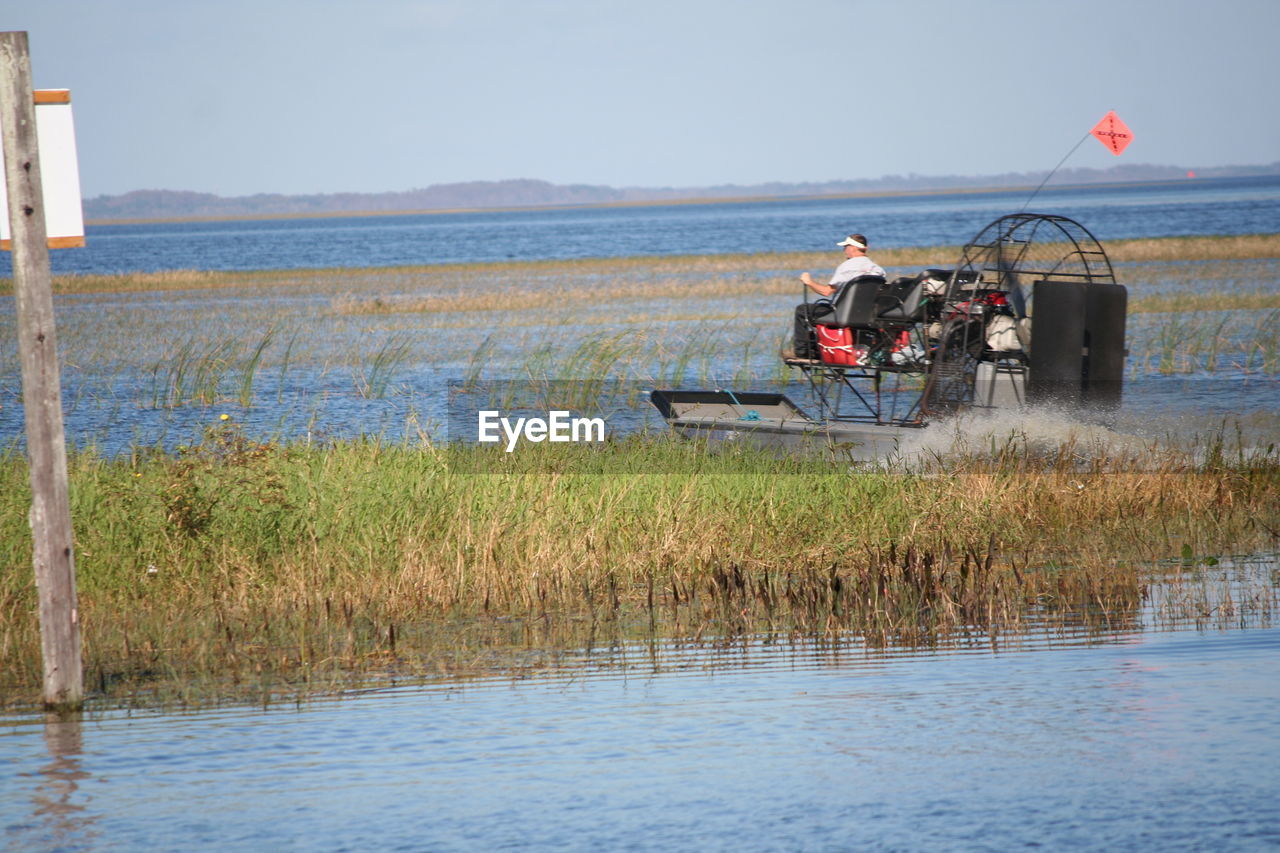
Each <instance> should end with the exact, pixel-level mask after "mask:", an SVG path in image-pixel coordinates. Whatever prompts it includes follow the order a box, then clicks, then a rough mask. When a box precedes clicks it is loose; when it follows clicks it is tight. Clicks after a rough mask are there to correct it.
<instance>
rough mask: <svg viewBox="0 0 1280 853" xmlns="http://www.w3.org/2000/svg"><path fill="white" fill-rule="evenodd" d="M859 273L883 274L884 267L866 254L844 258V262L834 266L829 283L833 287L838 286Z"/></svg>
mask: <svg viewBox="0 0 1280 853" xmlns="http://www.w3.org/2000/svg"><path fill="white" fill-rule="evenodd" d="M860 275H878V276H884V269H882V268H881V266H880V265H879V264H877V263H876V262H875V261H873V260H871V259H870V258H868V257H867V256H866V255H857V256H856V257H852V258H848V259H846V260H845V261H844V263H842V264H840V266H838V267H836V271H835V273H834V274H832V276H831V282H830V283H831V285H832V286H833V287H840V286H841V285H842V284H844V283H845V282H846V281H848V280H849V279H851V278H857V277H858V276H860Z"/></svg>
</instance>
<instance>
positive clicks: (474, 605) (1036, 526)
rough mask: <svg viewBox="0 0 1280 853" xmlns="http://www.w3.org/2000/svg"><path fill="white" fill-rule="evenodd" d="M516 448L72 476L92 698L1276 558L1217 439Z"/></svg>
mask: <svg viewBox="0 0 1280 853" xmlns="http://www.w3.org/2000/svg"><path fill="white" fill-rule="evenodd" d="M528 449H529V450H530V452H525V450H522V451H521V452H519V453H516V454H513V455H512V456H506V455H505V454H501V452H500V451H499V452H498V453H490V452H489V449H488V448H485V449H483V450H481V449H477V448H463V447H442V446H436V445H432V444H430V443H414V444H405V443H400V444H394V445H388V444H386V443H383V442H379V441H377V440H363V441H349V442H340V443H335V444H332V445H329V446H325V447H317V446H308V445H304V444H273V443H265V444H264V443H259V442H256V441H252V440H249V439H247V438H246V437H245V436H244V435H243V434H241V432H240V431H239V430H238V429H237V428H236V427H235V426H233V425H222V426H219V427H215V428H212V429H211V430H210V431H209V433H208V434H207V436H206V438H205V441H204V442H203V443H202V444H200V445H198V446H194V447H188V448H185V449H183V450H181V451H179V452H177V453H174V454H165V453H161V452H156V451H145V450H139V451H137V452H135V453H134V454H132V455H127V456H121V457H118V458H113V459H104V458H101V457H99V456H97V455H95V454H92V453H77V454H73V455H72V457H71V460H70V477H71V495H72V517H73V519H74V524H75V535H76V542H77V555H76V557H77V572H78V582H79V594H80V614H81V621H82V625H83V631H84V644H85V667H86V683H87V686H88V688H89V690H90V691H91V702H98V703H100V704H101V703H106V704H114V703H120V704H144V705H145V704H154V703H179V704H188V705H198V704H202V703H208V702H216V701H222V700H229V699H235V700H245V699H249V700H252V701H258V700H261V701H271V700H272V699H278V698H281V697H285V696H294V695H301V694H308V693H314V692H329V691H337V690H341V689H345V688H349V687H352V686H354V685H358V684H362V683H366V682H367V681H368V680H369V679H374V680H379V679H386V678H390V677H396V678H421V677H431V676H435V675H438V674H451V675H468V674H484V673H492V672H494V671H497V670H501V671H505V672H511V671H518V670H519V669H520V668H521V667H525V666H528V667H535V666H541V665H544V664H545V663H546V657H547V655H548V654H551V655H552V656H554V653H555V650H565V649H573V648H579V647H584V646H590V645H593V644H598V643H601V642H611V641H617V640H621V639H637V638H654V637H661V636H676V635H679V636H703V635H725V634H734V633H743V632H779V631H795V630H799V631H810V632H812V631H819V632H823V631H833V630H839V631H852V632H855V633H857V634H859V635H860V636H862V637H864V638H865V639H866V641H867V642H868V643H871V644H883V643H890V642H893V643H902V642H906V643H925V644H929V643H943V642H946V638H947V637H948V636H950V635H952V634H953V633H954V632H957V631H972V630H979V631H988V632H991V633H993V634H998V633H1000V632H1009V631H1017V630H1018V628H1019V626H1020V625H1021V624H1022V623H1023V621H1024V620H1026V619H1027V618H1028V617H1029V614H1031V613H1032V612H1036V613H1039V614H1041V615H1043V614H1045V613H1057V614H1058V615H1059V616H1061V617H1062V618H1064V619H1070V620H1082V619H1084V620H1087V619H1096V620H1100V622H1102V623H1114V622H1115V621H1116V620H1120V621H1123V620H1124V619H1127V618H1132V615H1133V613H1134V612H1135V611H1136V609H1137V608H1138V607H1139V606H1140V604H1141V601H1142V597H1143V592H1144V589H1145V585H1146V583H1147V582H1148V580H1149V579H1150V577H1151V576H1152V574H1153V572H1155V571H1157V566H1158V565H1160V563H1161V561H1168V560H1172V561H1173V563H1171V564H1169V565H1172V566H1174V567H1182V568H1185V569H1186V570H1187V571H1194V570H1196V568H1197V567H1200V566H1203V565H1206V564H1212V561H1213V560H1214V559H1215V558H1217V557H1221V556H1223V555H1228V554H1232V553H1256V552H1259V551H1266V550H1274V549H1275V548H1276V547H1277V538H1278V536H1280V533H1278V531H1280V455H1278V454H1277V452H1276V448H1274V447H1271V448H1261V449H1252V450H1246V449H1242V448H1234V449H1231V448H1229V447H1228V444H1227V442H1225V441H1224V440H1222V439H1221V438H1213V439H1210V440H1208V441H1207V442H1205V443H1204V444H1203V446H1201V447H1199V448H1196V449H1195V450H1194V452H1192V453H1189V454H1188V453H1179V454H1177V455H1174V454H1171V453H1164V452H1161V451H1142V452H1133V451H1119V450H1108V449H1105V448H1096V447H1085V446H1084V445H1083V444H1073V443H1071V442H1066V443H1064V444H1062V445H1060V446H1058V447H1055V448H1045V447H1037V446H1034V445H1032V444H1031V443H1029V442H1027V441H1026V440H1025V437H1022V438H1020V437H1018V436H1016V435H1012V436H1010V438H1009V439H1008V440H1007V441H1005V442H1004V443H1003V444H1001V445H999V446H991V447H988V448H986V449H984V450H983V452H981V453H970V454H966V455H964V456H957V457H949V458H946V459H940V458H935V459H933V460H932V461H929V462H922V463H921V464H920V465H918V466H916V467H915V469H914V470H911V471H903V470H896V471H890V470H861V469H851V468H850V467H849V466H848V465H833V464H832V460H831V458H823V456H822V455H821V454H816V455H813V456H808V457H794V458H786V459H779V458H775V457H772V456H769V455H766V454H762V453H756V452H752V451H749V450H734V451H730V452H722V453H708V452H707V450H706V448H704V447H702V446H700V445H698V444H695V443H691V442H677V441H674V440H670V439H668V438H666V437H665V436H663V437H652V436H650V437H646V436H637V437H635V438H630V439H626V440H622V441H619V442H614V443H610V444H609V445H608V446H607V447H605V448H604V449H603V450H601V451H598V452H596V453H592V454H585V453H583V452H581V451H576V449H575V448H574V447H567V448H566V447H564V446H555V447H553V446H550V445H540V446H532V447H531V448H528ZM477 470H490V471H492V473H480V474H478V473H472V472H474V471H477ZM26 476H27V472H26V465H25V461H24V460H23V459H22V458H20V457H18V456H10V457H8V458H6V459H4V460H3V461H2V462H0V566H2V567H3V572H2V573H0V660H2V661H3V677H2V678H0V695H3V696H4V697H5V702H6V703H8V704H9V705H10V706H20V705H25V704H30V703H34V702H36V701H38V697H39V689H40V662H39V634H38V624H37V619H36V596H35V589H34V583H33V580H32V571H31V567H30V553H31V552H30V534H29V530H28V528H27V525H26V513H27V507H28V505H29V493H28V488H27V484H26ZM1266 595H1267V594H1263V595H1262V598H1263V599H1265V598H1266ZM1264 603H1265V602H1264ZM1266 606H1269V605H1266Z"/></svg>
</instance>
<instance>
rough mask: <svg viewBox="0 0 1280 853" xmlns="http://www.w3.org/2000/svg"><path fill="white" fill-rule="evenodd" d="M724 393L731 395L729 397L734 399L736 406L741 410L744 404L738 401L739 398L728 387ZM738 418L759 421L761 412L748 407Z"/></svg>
mask: <svg viewBox="0 0 1280 853" xmlns="http://www.w3.org/2000/svg"><path fill="white" fill-rule="evenodd" d="M724 393H726V394H728V395H729V399H730V400H732V401H733V406H734V408H735V409H737V410H738V411H740V412H741V411H742V404H741V403H739V402H738V398H737V397H736V396H734V393H733V392H732V391H730V390H729V389H728V388H726V389H725V391H724ZM738 420H740V421H758V420H760V413H759V412H757V411H756V410H755V409H747V410H746V411H745V412H743V413H742V414H741V415H739V416H738Z"/></svg>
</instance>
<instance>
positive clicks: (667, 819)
mask: <svg viewBox="0 0 1280 853" xmlns="http://www.w3.org/2000/svg"><path fill="white" fill-rule="evenodd" d="M845 642H846V645H845V646H844V647H843V648H842V649H840V650H838V651H837V650H833V649H832V648H831V646H830V645H829V641H828V644H824V645H819V644H816V643H814V642H812V641H808V642H805V641H796V642H795V643H791V644H788V643H777V642H775V643H773V644H767V643H764V642H760V641H752V642H745V643H740V644H738V645H735V646H732V647H731V648H727V649H725V648H721V649H719V650H717V649H713V648H710V647H704V648H702V649H700V650H699V649H692V650H690V649H684V650H682V649H680V648H677V647H665V648H663V649H660V650H659V651H658V654H657V657H656V663H655V662H654V660H655V659H653V658H651V657H650V651H649V649H647V648H640V649H632V650H630V651H629V654H630V658H631V663H630V665H628V666H624V665H622V664H621V663H620V662H619V661H618V660H615V661H614V662H613V663H614V665H613V666H612V667H609V668H602V669H600V670H598V671H595V672H586V673H583V674H582V675H580V676H578V677H571V676H568V675H566V676H560V677H548V678H533V679H528V680H521V681H493V682H488V683H483V682H482V683H473V684H470V685H466V686H447V685H440V686H435V687H409V688H398V689H387V690H382V691H377V692H371V693H369V694H366V695H361V696H357V697H354V698H347V699H343V700H337V701H318V702H315V703H312V704H309V705H303V706H302V707H301V708H298V709H295V708H294V707H292V706H287V707H280V708H275V709H269V710H260V709H259V710H255V709H226V710H219V711H210V712H205V713H196V714H185V715H184V714H140V715H135V716H128V715H125V714H123V713H119V712H116V713H108V714H104V715H102V716H100V717H98V718H96V719H94V720H92V721H91V722H85V723H56V722H54V723H48V724H45V723H43V722H41V721H40V720H39V719H38V718H35V717H32V718H22V719H16V720H15V719H10V720H8V721H7V724H6V725H4V727H3V728H0V761H2V762H3V764H4V768H5V772H4V774H3V776H2V777H0V833H3V837H4V839H5V841H6V843H7V844H8V845H9V847H10V849H13V850H84V851H93V850H141V849H145V850H215V849H216V850H267V849H270V850H292V849H298V850H369V849H396V850H494V849H522V850H523V849H532V850H551V849H555V850H561V849H567V850H750V851H757V850H854V849H871V850H922V849H932V850H1009V849H1016V848H1027V847H1047V848H1049V849H1082V850H1113V851H1114V850H1263V849H1274V848H1275V847H1276V846H1277V845H1280V711H1277V708H1280V629H1276V628H1272V627H1258V628H1252V629H1248V630H1204V631H1199V630H1193V629H1184V630H1175V631H1157V630H1150V629H1149V628H1148V629H1143V628H1130V629H1129V630H1128V631H1126V632H1122V633H1114V634H1109V635H1108V634H1104V635H1101V636H1094V637H1092V638H1087V637H1055V636H1052V635H1050V636H1045V637H1040V638H1038V639H1034V638H1033V639H1029V640H1026V641H1024V643H1023V644H1022V645H1020V646H1014V647H1011V648H1008V649H1001V650H994V649H992V648H991V647H990V646H989V645H986V644H983V643H982V642H975V643H974V645H973V646H972V647H970V648H962V649H957V650H951V651H947V652H911V651H906V650H893V649H891V650H889V651H873V650H868V649H866V648H865V647H863V646H861V645H860V644H859V643H858V642H857V641H847V640H846V641H845ZM626 654H628V653H627V652H625V651H624V652H615V653H614V655H615V657H618V656H623V657H625V656H626Z"/></svg>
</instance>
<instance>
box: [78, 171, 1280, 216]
mask: <svg viewBox="0 0 1280 853" xmlns="http://www.w3.org/2000/svg"><path fill="white" fill-rule="evenodd" d="M1191 171H1194V174H1195V175H1196V176H1197V177H1198V178H1221V177H1247V176H1251V175H1277V174H1280V162H1276V163H1271V164H1269V165H1264V166H1219V167H1210V168H1197V169H1194V170H1189V169H1187V168H1185V167H1181V166H1153V165H1147V164H1132V165H1128V164H1126V165H1118V166H1113V167H1111V168H1109V169H1083V168H1082V169H1063V170H1062V171H1060V172H1058V173H1057V174H1056V175H1055V176H1054V180H1053V185H1054V186H1062V185H1067V184H1094V183H1125V182H1136V181H1165V180H1177V179H1186V178H1187V176H1188V173H1189V172H1191ZM1044 176H1045V172H1043V171H1041V172H1007V173H1005V174H1001V175H978V176H973V175H917V174H914V173H912V174H907V175H885V176H884V177H881V178H874V179H862V180H843V181H842V180H835V181H825V182H809V183H784V182H771V183H764V184H748V185H743V184H721V185H718V186H709V187H625V188H621V189H619V188H615V187H607V186H596V185H589V184H569V185H564V184H552V183H549V182H547V181H539V180H532V179H516V180H505V181H469V182H466V183H455V184H435V185H432V186H429V187H425V188H422V189H413V190H405V191H402V192H384V193H317V194H312V195H282V194H278V193H259V194H257V195H249V196H234V197H224V196H218V195H214V194H212V193H198V192H189V191H182V190H136V191H134V192H129V193H124V194H123V195H101V196H98V197H96V198H91V199H86V200H85V202H84V213H85V218H86V219H89V220H112V219H179V218H188V217H239V216H299V215H302V216H305V215H324V214H339V213H396V212H409V211H420V210H434V211H439V210H477V209H486V208H510V207H538V206H548V205H580V204H619V203H627V202H652V201H679V200H687V199H699V198H706V199H728V198H775V197H783V196H822V195H845V194H853V193H875V192H910V191H928V190H953V189H972V188H983V187H990V188H1000V187H1017V186H1035V185H1036V184H1039V183H1040V181H1042V180H1043V179H1044Z"/></svg>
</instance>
